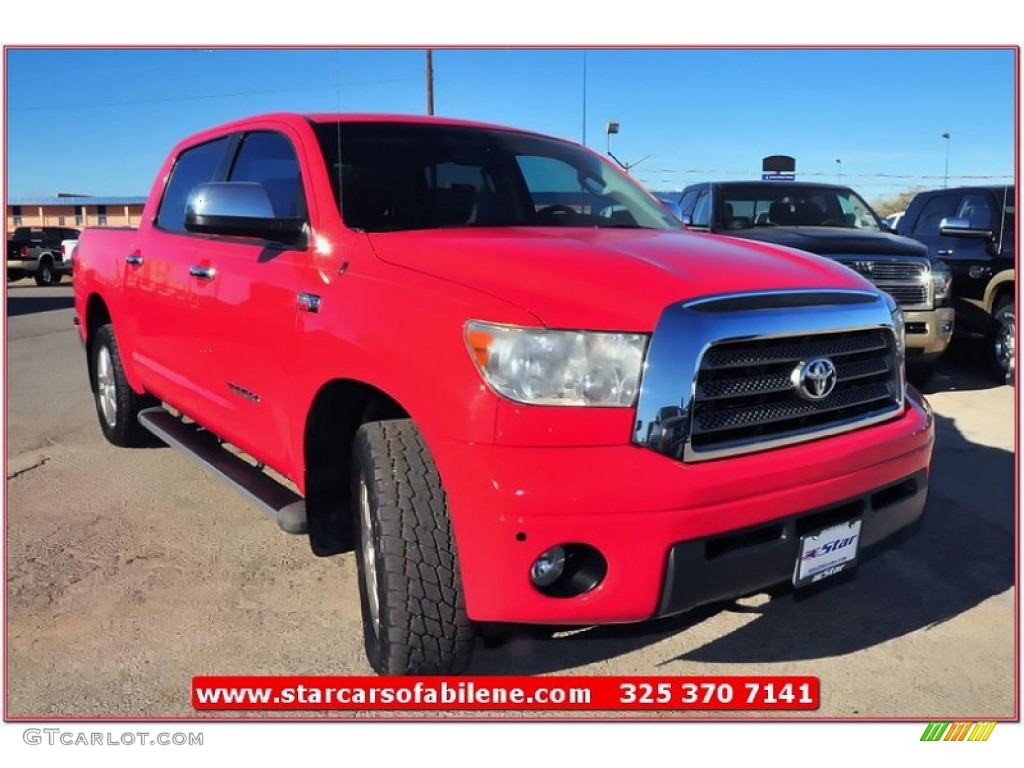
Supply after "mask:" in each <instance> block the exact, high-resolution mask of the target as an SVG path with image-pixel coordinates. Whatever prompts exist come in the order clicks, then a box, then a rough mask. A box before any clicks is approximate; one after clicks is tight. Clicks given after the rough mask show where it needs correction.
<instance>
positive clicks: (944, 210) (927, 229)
mask: <svg viewBox="0 0 1024 768" xmlns="http://www.w3.org/2000/svg"><path fill="white" fill-rule="evenodd" d="M956 203H957V196H956V195H936V196H935V197H933V198H932V199H931V200H928V201H927V202H925V204H924V207H923V208H922V209H921V215H920V216H918V217H917V221H915V222H914V229H913V232H914V234H915V235H937V234H939V222H940V221H942V220H943V219H944V218H946V217H947V216H952V215H953V213H954V212H955V211H956Z"/></svg>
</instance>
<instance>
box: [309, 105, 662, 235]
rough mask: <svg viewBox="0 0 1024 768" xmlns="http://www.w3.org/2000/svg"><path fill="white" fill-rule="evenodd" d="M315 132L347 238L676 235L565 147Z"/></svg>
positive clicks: (339, 126)
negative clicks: (552, 232)
mask: <svg viewBox="0 0 1024 768" xmlns="http://www.w3.org/2000/svg"><path fill="white" fill-rule="evenodd" d="M316 130H317V135H318V137H319V140H320V146H321V149H322V151H323V153H324V159H325V160H326V163H327V169H328V172H329V173H330V175H331V181H332V184H333V185H334V194H335V198H336V200H337V201H338V202H339V205H340V208H341V213H342V218H343V219H344V221H345V224H346V225H348V226H349V227H352V228H353V229H361V230H365V231H367V232H392V231H399V230H410V229H437V228H443V227H496V226H497V227H554V226H560V227H622V228H631V229H636V228H644V229H680V228H681V225H680V223H679V222H678V221H676V219H675V218H674V217H672V216H671V215H670V214H669V213H668V212H667V211H665V209H664V208H662V207H661V206H660V205H658V203H657V202H655V201H654V200H653V199H652V198H651V197H650V196H649V195H648V194H647V192H645V191H644V190H643V188H641V187H640V186H639V185H637V184H636V183H635V182H633V181H631V180H630V179H629V178H628V177H627V176H625V175H624V174H622V173H621V172H620V171H619V170H618V169H616V168H615V167H614V166H612V165H611V164H609V163H607V162H605V161H604V160H602V159H601V158H599V157H597V156H596V155H594V154H592V153H590V152H588V151H586V150H584V149H582V148H580V147H578V146H575V145H573V144H570V143H568V142H563V141H558V140H555V139H547V138H542V137H538V136H531V135H526V134H521V133H516V132H514V131H501V130H493V129H486V128H471V127H461V126H448V125H424V124H416V123H319V124H317V125H316Z"/></svg>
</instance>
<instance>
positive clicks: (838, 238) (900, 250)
mask: <svg viewBox="0 0 1024 768" xmlns="http://www.w3.org/2000/svg"><path fill="white" fill-rule="evenodd" d="M656 196H657V197H658V198H659V199H660V200H661V201H662V202H663V203H665V204H666V205H667V207H668V208H669V209H670V210H671V211H672V212H673V213H675V214H676V215H677V216H679V218H680V219H681V220H682V221H683V223H684V224H686V225H687V226H688V227H689V228H690V229H693V230H696V231H703V232H712V233H714V234H718V235H729V236H731V237H741V238H745V239H749V240H762V241H765V242H769V243H774V244H777V245H784V246H789V247H791V248H798V249H800V250H802V251H809V252H811V253H815V254H818V255H820V256H826V257H828V258H830V259H834V260H835V261H838V262H840V263H842V264H844V265H846V266H847V267H849V268H851V269H853V270H855V271H856V272H859V273H860V274H861V275H863V276H864V277H866V278H867V279H868V280H870V281H871V282H872V283H874V284H875V285H876V286H877V287H878V288H880V289H881V290H883V291H885V292H886V293H888V294H889V295H891V296H892V297H893V298H894V299H896V301H897V302H898V303H899V304H900V306H901V308H902V309H903V317H904V320H905V322H906V331H907V337H906V338H907V374H908V376H909V378H910V379H911V381H914V382H915V383H917V384H923V383H924V382H926V381H927V380H928V378H929V377H930V376H931V373H932V371H933V369H934V367H935V363H936V362H938V359H939V357H940V356H941V355H942V353H943V352H944V351H945V349H946V347H947V346H948V345H949V341H950V338H951V337H952V334H953V317H954V315H953V308H952V306H951V303H950V298H949V292H950V279H951V278H950V271H949V267H948V266H946V264H945V263H944V262H943V261H941V260H940V259H936V258H932V257H931V256H930V255H929V253H928V248H927V247H926V246H924V245H922V244H921V243H919V242H916V241H915V240H910V239H908V238H905V237H898V236H897V235H895V234H894V233H892V232H891V231H890V230H889V229H888V228H887V227H886V226H885V225H884V224H883V223H882V222H881V220H880V219H879V218H878V216H877V215H876V214H875V212H874V211H873V210H872V209H871V206H869V205H868V204H867V203H866V202H864V200H863V198H861V197H860V196H859V195H858V194H857V193H856V192H854V191H853V190H852V189H850V188H849V187H843V186H839V185H835V184H814V183H807V182H788V181H717V182H702V183H699V184H692V185H690V186H688V187H686V188H685V189H684V190H683V191H682V192H674V193H657V195H656Z"/></svg>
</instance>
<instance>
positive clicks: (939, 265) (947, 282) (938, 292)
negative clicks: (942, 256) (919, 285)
mask: <svg viewBox="0 0 1024 768" xmlns="http://www.w3.org/2000/svg"><path fill="white" fill-rule="evenodd" d="M952 284H953V273H952V272H950V271H949V265H948V264H946V262H944V261H939V260H938V259H936V260H935V261H933V262H932V285H933V286H934V288H935V300H936V301H944V300H945V299H948V298H949V289H950V286H951V285H952Z"/></svg>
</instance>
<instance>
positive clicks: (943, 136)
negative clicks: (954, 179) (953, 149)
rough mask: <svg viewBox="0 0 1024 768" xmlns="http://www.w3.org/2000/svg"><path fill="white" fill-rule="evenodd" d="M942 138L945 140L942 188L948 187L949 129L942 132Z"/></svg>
mask: <svg viewBox="0 0 1024 768" xmlns="http://www.w3.org/2000/svg"><path fill="white" fill-rule="evenodd" d="M942 138H944V139H945V140H946V172H945V173H944V174H943V175H942V188H943V189H948V188H949V143H950V142H949V131H946V132H945V133H944V134H942Z"/></svg>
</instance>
